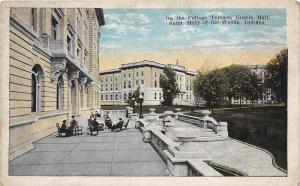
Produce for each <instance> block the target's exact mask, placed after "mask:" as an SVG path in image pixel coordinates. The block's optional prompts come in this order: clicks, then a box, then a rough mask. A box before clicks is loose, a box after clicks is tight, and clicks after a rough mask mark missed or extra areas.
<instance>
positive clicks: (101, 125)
mask: <svg viewBox="0 0 300 186" xmlns="http://www.w3.org/2000/svg"><path fill="white" fill-rule="evenodd" d="M91 122H92V123H91V125H92V127H93V128H94V129H96V130H102V129H103V124H99V123H98V122H97V118H96V117H95V118H94V119H93V120H92V121H91Z"/></svg>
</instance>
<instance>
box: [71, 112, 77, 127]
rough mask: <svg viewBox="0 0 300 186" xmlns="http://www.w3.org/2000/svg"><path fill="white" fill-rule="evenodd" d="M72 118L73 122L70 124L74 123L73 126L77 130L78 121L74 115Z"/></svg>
mask: <svg viewBox="0 0 300 186" xmlns="http://www.w3.org/2000/svg"><path fill="white" fill-rule="evenodd" d="M71 118H72V120H71V122H70V123H71V124H72V123H74V124H73V125H74V127H75V128H78V123H77V121H76V119H75V116H74V115H72V116H71Z"/></svg>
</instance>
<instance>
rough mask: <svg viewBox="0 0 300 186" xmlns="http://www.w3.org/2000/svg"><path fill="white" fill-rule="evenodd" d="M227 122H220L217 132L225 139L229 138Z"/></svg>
mask: <svg viewBox="0 0 300 186" xmlns="http://www.w3.org/2000/svg"><path fill="white" fill-rule="evenodd" d="M227 126H228V124H227V122H219V123H218V124H217V125H216V127H217V129H216V132H217V134H219V135H221V136H223V137H228V129H227Z"/></svg>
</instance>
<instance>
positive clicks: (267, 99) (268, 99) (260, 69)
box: [231, 65, 273, 104]
mask: <svg viewBox="0 0 300 186" xmlns="http://www.w3.org/2000/svg"><path fill="white" fill-rule="evenodd" d="M247 68H249V69H250V70H251V72H254V73H255V74H256V75H257V76H258V77H259V78H260V79H261V83H262V85H264V83H265V73H266V69H265V65H247ZM241 101H242V104H251V103H252V102H251V100H247V99H245V98H244V99H242V100H241ZM231 103H232V104H240V100H239V99H234V98H232V100H231ZM255 103H256V104H268V103H273V101H272V91H271V88H266V87H264V86H263V94H262V99H258V100H256V102H255Z"/></svg>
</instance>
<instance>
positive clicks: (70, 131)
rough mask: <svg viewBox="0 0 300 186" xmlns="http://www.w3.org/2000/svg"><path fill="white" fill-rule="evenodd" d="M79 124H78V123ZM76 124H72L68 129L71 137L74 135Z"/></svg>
mask: <svg viewBox="0 0 300 186" xmlns="http://www.w3.org/2000/svg"><path fill="white" fill-rule="evenodd" d="M76 123H77V122H76ZM76 123H75V122H72V121H71V122H70V126H69V128H68V132H69V136H71V135H73V130H74V128H75V127H76Z"/></svg>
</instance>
